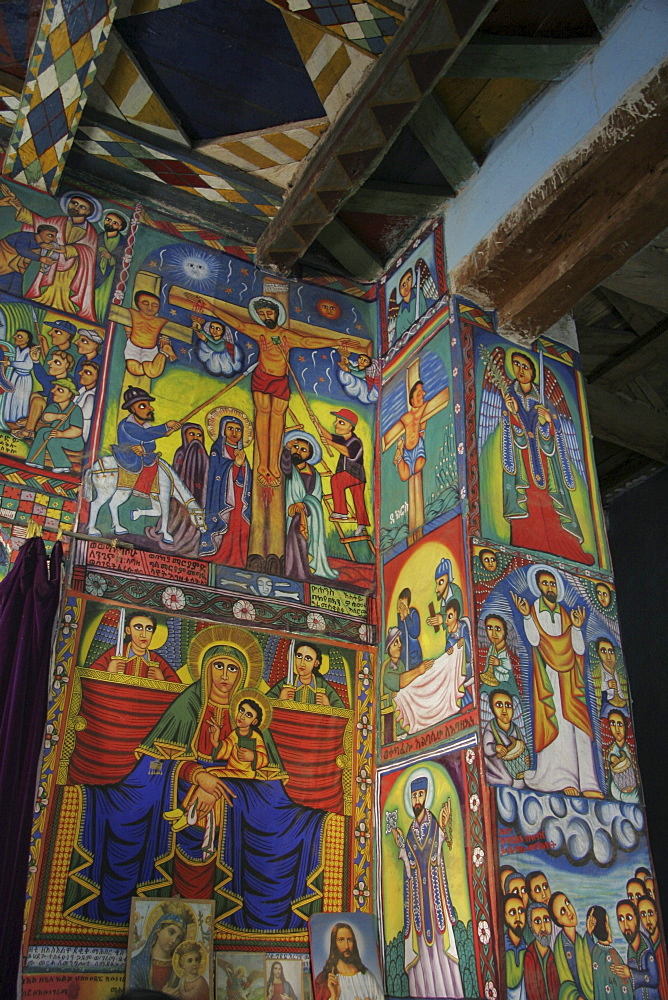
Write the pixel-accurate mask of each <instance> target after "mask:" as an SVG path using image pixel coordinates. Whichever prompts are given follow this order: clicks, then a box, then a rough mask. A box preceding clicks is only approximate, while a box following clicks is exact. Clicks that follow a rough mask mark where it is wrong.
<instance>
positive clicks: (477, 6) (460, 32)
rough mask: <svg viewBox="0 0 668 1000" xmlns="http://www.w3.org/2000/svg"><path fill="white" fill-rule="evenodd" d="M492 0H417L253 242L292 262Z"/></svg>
mask: <svg viewBox="0 0 668 1000" xmlns="http://www.w3.org/2000/svg"><path fill="white" fill-rule="evenodd" d="M495 3H496V0H418V2H417V3H416V5H415V6H414V8H413V10H412V11H411V13H410V15H409V16H408V17H407V18H406V20H405V21H404V23H403V24H402V25H401V27H400V28H399V30H398V31H397V33H396V34H395V36H394V38H393V39H392V44H391V45H390V46H389V47H388V48H387V49H386V51H385V52H384V53H383V55H382V57H381V58H380V59H377V60H376V62H375V63H374V64H373V66H372V67H371V69H370V70H369V72H368V74H367V76H365V77H364V79H363V80H362V82H361V84H360V86H359V88H358V90H357V91H356V93H355V94H354V95H353V97H352V98H351V100H350V102H349V103H348V105H347V106H346V107H345V108H344V109H343V110H342V111H341V113H340V114H339V116H338V118H337V119H336V120H335V121H334V123H333V124H332V126H331V128H330V129H329V131H328V132H327V133H326V135H325V136H324V138H323V139H321V141H320V142H319V143H318V145H317V146H316V147H315V149H314V150H313V152H312V154H311V155H310V156H309V158H308V159H307V161H306V164H305V168H304V170H303V172H302V173H301V174H300V176H299V177H298V179H297V181H296V182H295V184H294V186H293V187H292V188H291V189H290V191H289V192H288V194H287V196H286V198H285V201H284V202H283V204H282V206H281V208H280V209H279V212H278V214H277V215H276V216H275V218H274V219H272V221H271V223H270V224H269V226H268V228H267V231H266V233H265V234H264V236H263V237H262V239H261V241H260V244H259V246H258V255H259V261H260V263H261V264H264V265H274V266H276V267H279V268H281V269H283V270H289V269H290V268H291V267H292V266H293V265H294V263H295V262H296V261H297V260H298V259H299V257H301V256H302V255H303V254H304V253H305V251H306V250H307V249H308V247H309V246H310V244H311V243H312V242H313V241H314V240H315V239H316V238H317V237H318V234H319V233H320V232H321V231H322V230H323V229H324V228H325V226H326V225H327V223H328V222H329V221H330V220H331V219H332V218H334V216H335V215H336V214H337V212H338V211H339V209H340V208H341V207H342V206H343V205H344V204H345V202H346V201H347V200H348V199H349V198H350V197H352V195H353V194H354V193H355V192H356V191H357V190H358V189H359V188H360V187H361V186H362V184H364V182H365V181H366V180H368V178H369V177H371V175H372V174H373V172H374V170H375V169H376V167H377V166H378V164H379V163H380V162H381V160H382V159H383V157H384V156H385V154H386V153H387V151H388V149H389V148H390V146H391V145H392V143H393V142H394V140H395V139H396V137H397V136H398V135H399V133H400V132H401V130H402V129H403V128H404V126H405V125H406V124H407V123H408V122H409V121H410V119H411V117H412V116H413V114H414V113H415V111H416V110H417V109H418V107H419V105H420V102H421V101H422V99H423V98H424V97H425V96H426V95H427V94H429V93H430V92H431V90H432V89H433V87H434V86H435V85H436V83H437V82H438V81H439V79H441V77H442V76H443V74H444V73H446V72H447V70H448V69H449V67H450V65H451V64H452V63H453V62H454V60H455V59H456V58H457V56H458V55H459V54H460V52H461V51H462V50H463V48H464V47H465V45H466V44H467V43H468V42H469V41H470V39H471V37H472V36H473V34H474V33H475V31H476V30H477V29H478V28H479V27H480V25H481V24H482V22H483V21H484V19H485V17H486V16H487V14H488V12H489V11H490V10H491V9H492V7H493V6H494V5H495Z"/></svg>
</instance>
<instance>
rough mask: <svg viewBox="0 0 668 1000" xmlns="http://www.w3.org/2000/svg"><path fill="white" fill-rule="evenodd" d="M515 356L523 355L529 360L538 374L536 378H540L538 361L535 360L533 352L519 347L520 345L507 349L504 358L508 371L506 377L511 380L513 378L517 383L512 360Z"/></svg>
mask: <svg viewBox="0 0 668 1000" xmlns="http://www.w3.org/2000/svg"><path fill="white" fill-rule="evenodd" d="M513 354H523V355H524V356H525V357H527V358H529V360H530V361H531V363H532V365H533V367H534V371H535V373H536V374H535V375H534V378H538V361H537V360H536V359H535V358H534V356H533V351H528V350H527V349H526V348H525V347H519V346H518V345H516V346H515V347H508V348H506V356H505V358H504V367H505V369H506V375H507V376H508V377H509V378H511V379H512V380H513V382H514V381H515V378H516V376H515V372H514V371H513V363H512V360H511V359H512V356H513Z"/></svg>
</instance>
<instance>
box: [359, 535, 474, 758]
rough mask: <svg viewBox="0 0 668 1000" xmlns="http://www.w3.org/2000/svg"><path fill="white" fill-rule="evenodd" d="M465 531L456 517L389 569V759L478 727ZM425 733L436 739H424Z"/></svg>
mask: <svg viewBox="0 0 668 1000" xmlns="http://www.w3.org/2000/svg"><path fill="white" fill-rule="evenodd" d="M462 531H463V525H462V519H461V517H455V518H453V519H451V520H450V521H448V522H447V523H446V524H444V525H442V526H441V527H440V528H437V529H436V530H434V531H432V532H431V533H430V534H429V535H426V536H425V537H424V538H423V539H422V540H421V541H420V542H419V543H418V544H416V545H413V546H411V547H410V548H409V549H407V550H406V551H405V552H403V553H401V554H400V555H398V556H396V557H395V558H394V559H392V560H391V561H390V562H388V563H386V564H385V566H384V572H383V581H384V590H385V626H386V627H385V632H384V649H383V652H382V655H381V659H380V663H381V667H380V686H381V693H380V704H379V710H380V734H379V735H380V742H381V746H382V748H383V749H382V750H381V757H382V759H383V760H386V759H388V758H389V757H390V756H395V755H396V754H397V753H402V754H406V753H408V752H410V751H413V750H415V749H419V748H420V747H421V746H424V745H425V742H424V740H425V739H427V738H428V739H429V742H435V741H439V742H440V741H442V740H444V739H445V738H446V737H447V736H449V735H452V733H455V732H460V731H461V730H462V729H463V728H466V726H468V725H472V724H473V722H474V716H473V714H472V712H473V708H474V696H475V689H474V678H473V659H472V645H471V632H472V625H471V618H470V615H471V610H472V609H471V607H470V604H469V599H468V593H469V591H468V584H467V567H466V560H465V556H464V548H463V537H462ZM425 731H429V736H428V737H421V736H420V734H422V733H425ZM390 744H397V745H396V746H394V747H392V748H391V749H390V748H389V745H390Z"/></svg>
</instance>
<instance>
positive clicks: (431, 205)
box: [346, 181, 454, 219]
mask: <svg viewBox="0 0 668 1000" xmlns="http://www.w3.org/2000/svg"><path fill="white" fill-rule="evenodd" d="M453 194H454V191H453V190H452V189H451V187H450V186H449V185H446V184H444V185H443V187H427V186H426V185H421V184H391V183H389V182H388V183H384V182H380V181H367V183H366V184H365V185H364V187H361V188H360V189H359V191H357V192H356V193H355V194H354V195H353V196H352V198H349V199H348V201H347V202H346V209H347V210H348V211H351V212H368V213H369V214H371V215H405V216H409V217H413V216H416V217H418V218H420V219H424V218H428V217H429V216H432V215H436V214H437V213H438V212H439V211H440V210H441V209H442V208H443V204H444V202H446V201H447V200H448V198H451V197H452V195H453Z"/></svg>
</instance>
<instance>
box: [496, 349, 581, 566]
mask: <svg viewBox="0 0 668 1000" xmlns="http://www.w3.org/2000/svg"><path fill="white" fill-rule="evenodd" d="M480 356H481V358H482V361H483V363H484V366H485V370H484V376H483V384H482V393H481V404H480V416H479V422H478V449H479V452H480V453H481V455H482V453H483V448H485V447H486V448H488V449H490V448H492V449H498V450H499V451H500V458H501V471H502V499H503V516H504V518H505V519H506V521H508V523H509V525H510V544H511V545H516V546H519V547H520V548H528V549H537V550H539V551H541V552H549V553H551V554H552V555H555V556H563V557H564V558H566V559H572V560H573V561H574V562H579V563H585V564H586V565H591V564H592V563H593V562H594V557H593V556H592V555H591V554H590V553H588V552H585V551H584V549H583V548H582V543H583V540H584V536H583V533H582V529H581V527H580V524H579V521H578V517H577V514H576V511H575V506H574V503H573V494H574V493H575V490H576V488H577V480H576V476H577V474H578V473H579V475H580V476H581V477H582V478H583V479H585V478H586V473H585V468H584V463H583V460H582V455H581V453H580V447H579V443H578V437H577V432H576V429H575V425H574V423H573V418H572V416H571V414H570V411H569V408H568V404H567V402H566V398H565V396H564V393H563V391H562V389H561V386H560V385H559V382H558V381H557V378H556V376H555V375H554V374H553V372H552V371H551V370H550V369H549V368H547V367H545V365H544V362H543V356H542V352H540V358H539V364H538V366H537V365H536V362H535V360H534V358H533V357H532V355H531V354H529V353H528V352H526V351H520V350H514V349H511V350H509V351H506V350H504V348H503V347H501V346H500V345H498V346H496V347H494V348H493V349H492V350H489V349H488V348H487V347H484V346H483V347H482V348H481V351H480ZM508 368H510V370H511V371H512V373H513V376H514V377H513V378H510V377H509V375H508V374H507V371H508ZM494 464H495V465H496V464H497V463H496V461H495V463H494Z"/></svg>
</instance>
